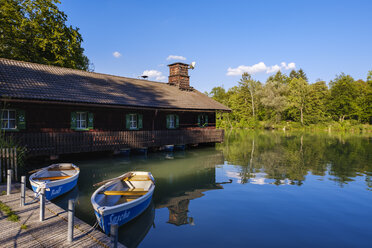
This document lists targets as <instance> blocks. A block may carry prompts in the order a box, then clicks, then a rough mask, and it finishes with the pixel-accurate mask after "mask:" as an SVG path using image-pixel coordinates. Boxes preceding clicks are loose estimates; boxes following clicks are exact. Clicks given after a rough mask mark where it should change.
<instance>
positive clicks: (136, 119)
mask: <svg viewBox="0 0 372 248" xmlns="http://www.w3.org/2000/svg"><path fill="white" fill-rule="evenodd" d="M142 119H143V115H141V114H127V115H126V128H127V129H129V130H139V129H142Z"/></svg>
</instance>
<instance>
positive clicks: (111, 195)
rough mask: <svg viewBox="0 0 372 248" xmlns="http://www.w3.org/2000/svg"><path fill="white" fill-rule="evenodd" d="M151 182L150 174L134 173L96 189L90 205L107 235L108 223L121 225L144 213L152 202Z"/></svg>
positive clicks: (152, 181) (152, 183)
mask: <svg viewBox="0 0 372 248" xmlns="http://www.w3.org/2000/svg"><path fill="white" fill-rule="evenodd" d="M154 182H155V180H154V177H153V176H152V174H151V173H150V172H144V171H133V172H128V173H125V174H123V175H121V176H119V177H116V178H113V179H111V180H110V181H109V182H107V183H106V184H104V185H103V186H101V187H100V188H98V189H97V190H96V191H95V192H94V193H93V195H92V198H91V202H92V205H93V208H94V213H95V215H96V217H97V221H98V224H99V225H100V227H101V228H102V230H103V231H104V232H105V233H106V234H109V233H110V227H111V224H118V225H119V226H121V225H124V224H125V223H127V222H129V221H131V220H132V219H134V218H136V217H137V216H139V215H140V214H141V213H142V212H143V211H145V210H146V209H147V207H148V206H149V205H150V203H151V199H152V194H153V193H154V189H155V183H154Z"/></svg>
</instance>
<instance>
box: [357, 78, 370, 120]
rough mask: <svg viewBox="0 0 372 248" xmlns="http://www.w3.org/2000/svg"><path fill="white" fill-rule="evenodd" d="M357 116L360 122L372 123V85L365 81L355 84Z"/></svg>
mask: <svg viewBox="0 0 372 248" xmlns="http://www.w3.org/2000/svg"><path fill="white" fill-rule="evenodd" d="M355 90H356V98H355V103H356V115H357V116H358V120H359V121H360V122H370V121H371V118H372V84H368V83H367V82H364V81H363V80H358V81H356V82H355Z"/></svg>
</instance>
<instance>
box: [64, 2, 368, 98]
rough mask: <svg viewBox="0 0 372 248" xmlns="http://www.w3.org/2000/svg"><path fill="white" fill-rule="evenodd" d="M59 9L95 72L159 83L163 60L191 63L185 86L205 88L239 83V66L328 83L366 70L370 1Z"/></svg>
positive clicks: (257, 73)
mask: <svg viewBox="0 0 372 248" xmlns="http://www.w3.org/2000/svg"><path fill="white" fill-rule="evenodd" d="M60 9H61V10H62V11H64V12H65V13H66V14H67V16H68V23H69V24H71V25H72V26H76V27H79V28H80V33H81V34H82V36H83V38H84V43H83V47H84V48H85V53H86V55H87V56H88V58H89V59H90V60H91V62H93V64H94V66H95V72H100V73H108V74H114V75H120V76H126V77H134V78H135V77H138V76H140V75H142V74H143V73H144V72H145V71H147V72H146V73H147V74H149V75H150V76H151V78H150V79H151V80H160V81H164V82H165V81H167V77H168V74H169V69H168V67H167V66H166V65H167V64H169V63H172V62H176V61H181V62H185V63H190V62H192V61H196V63H197V64H196V68H195V70H193V71H190V76H191V77H190V79H191V85H192V86H193V87H195V88H196V89H198V90H200V91H202V92H204V91H210V90H211V89H212V88H213V87H214V86H221V85H223V86H224V87H225V88H230V87H232V86H235V85H237V82H238V81H239V79H240V75H241V73H242V72H244V71H247V72H250V73H251V74H253V76H254V78H256V79H258V80H261V81H263V82H264V81H265V80H266V78H267V77H268V76H270V75H271V74H272V73H273V72H275V71H276V70H278V69H279V68H280V69H281V70H282V71H283V72H285V73H289V71H290V69H291V68H296V69H299V68H302V69H303V70H304V71H305V73H306V74H307V75H308V77H309V80H310V82H315V81H316V80H317V79H322V80H326V81H327V82H328V81H329V80H331V79H333V78H334V77H335V75H336V74H339V73H341V72H345V73H347V74H350V75H351V76H353V77H354V78H355V79H359V78H361V79H365V78H366V76H367V72H368V70H372V1H368V0H365V1H361V0H353V1H351V0H350V1H342V0H338V1H332V0H323V1H316V0H311V1H310V0H309V1H305V0H304V1H284V0H282V1H274V0H273V1H269V0H267V1H248V0H246V1H238V0H230V1H222V0H221V1H218V0H215V1H207V0H199V1H193V0H188V1H176V0H173V1H161V0H158V1H150V0H148V1H139V0H138V1H134V0H131V1H129V0H116V1H114V0H110V1H109V0H107V1H102V0H89V1H88V0H85V1H84V0H79V1H76V0H62V4H61V5H60ZM115 52H117V53H115ZM114 55H116V56H114ZM171 55H173V56H180V57H179V58H178V59H175V60H174V59H171V60H167V58H168V57H169V56H171ZM182 57H183V58H186V60H180V59H182ZM282 62H284V63H285V64H283V63H282Z"/></svg>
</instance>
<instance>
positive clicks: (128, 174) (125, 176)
mask: <svg viewBox="0 0 372 248" xmlns="http://www.w3.org/2000/svg"><path fill="white" fill-rule="evenodd" d="M132 175H133V173H132V172H128V173H125V174H124V175H122V176H120V177H116V178H112V179H108V180H104V181H102V182H99V183H96V184H93V187H97V186H101V185H104V184H105V183H108V182H111V181H114V180H122V179H124V178H127V177H131V176H132Z"/></svg>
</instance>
